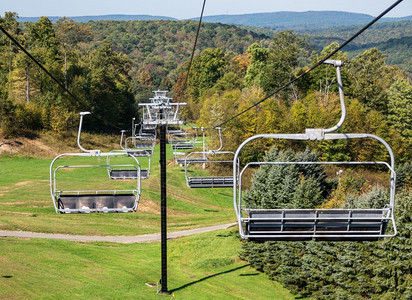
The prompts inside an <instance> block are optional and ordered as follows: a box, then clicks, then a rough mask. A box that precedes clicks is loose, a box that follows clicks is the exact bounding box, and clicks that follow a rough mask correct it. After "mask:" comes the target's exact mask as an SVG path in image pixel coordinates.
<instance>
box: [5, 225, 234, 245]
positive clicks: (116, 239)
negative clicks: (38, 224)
mask: <svg viewBox="0 0 412 300" xmlns="http://www.w3.org/2000/svg"><path fill="white" fill-rule="evenodd" d="M236 224H237V223H230V224H223V225H216V226H209V227H202V228H196V229H189V230H183V231H176V232H169V233H168V235H167V239H168V240H170V239H175V238H179V237H183V236H188V235H192V234H198V233H204V232H210V231H215V230H219V229H226V228H229V227H232V226H235V225H236ZM0 237H17V238H35V239H57V240H67V241H75V242H112V243H122V244H130V243H147V242H159V241H160V233H153V234H143V235H135V236H88V235H69V234H55V233H37V232H29V231H9V230H0Z"/></svg>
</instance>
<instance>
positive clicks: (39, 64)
mask: <svg viewBox="0 0 412 300" xmlns="http://www.w3.org/2000/svg"><path fill="white" fill-rule="evenodd" d="M0 30H1V31H2V32H3V33H4V34H5V35H6V36H7V37H8V38H9V39H10V40H11V41H12V42H13V43H14V44H15V45H16V46H17V47H18V48H20V50H22V51H23V52H24V53H25V54H26V55H27V56H28V57H29V58H30V59H31V60H32V61H33V62H34V63H35V64H36V65H37V66H39V67H40V69H42V70H43V71H44V72H45V73H46V74H47V75H49V76H50V78H51V79H53V81H54V82H56V83H57V84H58V85H59V86H60V87H61V88H62V89H63V90H64V91H65V92H66V93H67V94H69V95H70V96H71V97H72V98H73V99H74V100H75V101H76V102H77V103H79V104H81V103H82V101H80V99H79V98H77V97H76V96H75V95H74V94H73V93H72V92H70V91H69V90H68V89H67V88H66V87H65V86H64V85H63V84H62V83H61V82H60V81H59V80H57V78H56V77H54V76H53V74H51V73H50V72H49V71H48V70H47V69H46V68H45V67H44V66H43V65H42V64H41V63H40V62H39V61H38V60H37V59H36V58H34V57H33V55H31V54H30V52H28V51H27V50H26V49H25V48H24V47H23V46H22V45H21V44H20V43H19V42H18V41H17V40H16V39H15V38H13V36H12V35H11V34H9V33H8V32H7V31H6V30H5V29H4V28H3V27H2V26H1V25H0ZM94 117H97V118H98V119H100V120H101V121H102V122H103V123H104V124H105V125H106V124H107V125H109V126H111V127H113V128H116V129H122V128H120V127H118V126H116V125H114V124H113V123H111V122H109V121H107V120H104V119H103V118H101V117H99V116H98V115H95V116H94Z"/></svg>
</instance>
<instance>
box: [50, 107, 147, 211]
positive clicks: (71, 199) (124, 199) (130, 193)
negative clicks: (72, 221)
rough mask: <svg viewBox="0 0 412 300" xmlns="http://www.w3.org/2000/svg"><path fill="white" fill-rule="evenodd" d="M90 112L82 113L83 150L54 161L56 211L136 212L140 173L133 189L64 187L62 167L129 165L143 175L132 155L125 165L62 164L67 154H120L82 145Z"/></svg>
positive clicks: (52, 180) (52, 183) (52, 185)
mask: <svg viewBox="0 0 412 300" xmlns="http://www.w3.org/2000/svg"><path fill="white" fill-rule="evenodd" d="M88 114H90V113H89V112H82V113H80V124H79V132H78V136H77V144H78V146H79V148H80V149H81V150H82V151H83V153H65V154H60V155H58V156H57V157H55V158H54V159H53V161H52V162H51V164H50V194H51V197H52V200H53V205H54V208H55V210H56V212H60V213H92V212H105V213H110V212H133V211H136V210H137V206H138V203H139V199H140V176H137V178H136V186H135V188H133V189H130V190H123V189H117V190H98V189H95V190H70V191H66V190H60V189H59V187H58V180H57V174H58V173H59V171H60V170H62V169H67V168H72V169H88V168H106V169H107V168H112V167H122V168H124V167H126V168H132V169H134V170H135V171H136V172H137V174H140V164H139V161H138V160H137V159H136V158H135V157H134V156H132V155H129V157H130V158H131V159H132V161H133V164H130V165H121V166H109V165H58V164H57V163H58V162H59V159H61V158H66V157H95V158H100V157H104V156H106V157H107V156H113V155H118V154H117V153H105V152H101V151H100V150H86V149H84V148H83V147H82V146H81V144H80V136H81V130H82V122H83V117H84V116H85V115H88Z"/></svg>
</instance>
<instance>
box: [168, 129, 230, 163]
mask: <svg viewBox="0 0 412 300" xmlns="http://www.w3.org/2000/svg"><path fill="white" fill-rule="evenodd" d="M216 129H217V130H218V132H219V141H220V146H219V148H218V149H216V150H209V149H207V145H206V138H205V128H204V127H201V128H200V130H201V131H202V140H201V141H198V140H197V138H196V141H195V144H201V146H198V147H193V148H191V149H192V150H193V149H195V148H201V149H202V151H201V155H197V156H189V157H188V155H189V153H187V152H182V151H179V150H175V151H173V156H174V161H175V162H176V163H177V164H179V165H180V166H184V165H185V162H188V163H190V162H194V163H196V162H197V163H199V162H203V163H206V162H207V156H208V153H212V152H218V151H220V150H221V149H222V147H223V144H222V136H221V128H220V127H218V128H216Z"/></svg>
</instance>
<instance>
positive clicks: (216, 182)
mask: <svg viewBox="0 0 412 300" xmlns="http://www.w3.org/2000/svg"><path fill="white" fill-rule="evenodd" d="M234 155H235V153H234V152H231V151H219V152H215V151H213V152H208V153H207V156H206V153H204V152H191V153H189V154H188V155H187V156H186V159H185V177H186V184H187V186H188V187H190V188H229V187H230V188H231V187H233V176H232V175H223V176H222V175H221V176H196V177H191V176H189V166H190V165H196V164H203V165H211V164H220V165H222V164H233V160H232V159H222V158H217V159H216V157H219V156H220V157H221V156H230V157H234ZM238 166H239V164H237V166H236V168H238Z"/></svg>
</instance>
